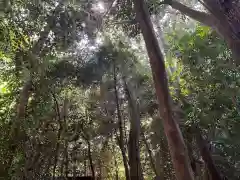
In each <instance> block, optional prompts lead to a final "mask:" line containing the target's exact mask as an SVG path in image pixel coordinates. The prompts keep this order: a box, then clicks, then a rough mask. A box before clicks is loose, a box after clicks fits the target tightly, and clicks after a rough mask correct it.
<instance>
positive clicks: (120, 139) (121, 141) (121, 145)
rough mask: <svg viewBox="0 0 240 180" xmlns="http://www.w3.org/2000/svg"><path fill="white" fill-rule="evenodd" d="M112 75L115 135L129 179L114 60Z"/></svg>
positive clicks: (126, 175)
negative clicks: (116, 124)
mask: <svg viewBox="0 0 240 180" xmlns="http://www.w3.org/2000/svg"><path fill="white" fill-rule="evenodd" d="M113 76H114V77H113V78H114V94H115V102H116V109H117V118H118V124H119V136H118V135H117V134H116V136H117V142H118V145H119V148H120V150H121V154H122V158H123V165H124V169H125V177H126V180H130V173H129V168H128V159H127V154H126V149H125V147H124V132H123V124H122V122H123V120H122V116H121V111H120V104H119V97H118V91H117V74H116V67H115V62H114V67H113Z"/></svg>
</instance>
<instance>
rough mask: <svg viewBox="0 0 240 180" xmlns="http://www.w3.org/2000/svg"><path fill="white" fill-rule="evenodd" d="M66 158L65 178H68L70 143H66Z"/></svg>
mask: <svg viewBox="0 0 240 180" xmlns="http://www.w3.org/2000/svg"><path fill="white" fill-rule="evenodd" d="M64 151H65V152H64V157H65V161H64V164H65V177H66V178H67V177H68V164H69V162H68V161H69V159H68V141H66V142H65V150H64Z"/></svg>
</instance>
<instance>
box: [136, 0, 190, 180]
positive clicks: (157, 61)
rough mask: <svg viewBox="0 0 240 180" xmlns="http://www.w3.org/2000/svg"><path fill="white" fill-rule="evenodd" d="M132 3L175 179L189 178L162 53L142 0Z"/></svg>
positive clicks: (185, 153) (187, 163)
mask: <svg viewBox="0 0 240 180" xmlns="http://www.w3.org/2000/svg"><path fill="white" fill-rule="evenodd" d="M134 5H135V12H136V14H137V18H138V21H139V24H140V27H141V30H142V33H143V37H144V40H145V43H146V47H147V51H148V55H149V60H150V64H151V68H152V72H153V79H154V82H155V88H156V94H157V97H158V100H159V104H160V106H159V110H160V112H161V115H162V117H163V124H164V128H165V134H166V137H167V139H168V144H169V148H170V152H171V156H172V161H173V165H174V168H175V171H176V177H177V179H182V180H183V179H189V180H190V179H193V175H192V170H191V168H190V165H189V160H188V155H187V151H186V147H185V144H184V141H183V137H182V134H181V132H180V129H179V127H178V125H177V122H176V120H175V119H174V117H173V114H172V108H171V100H170V94H169V91H168V84H167V78H166V71H165V65H164V59H163V55H162V53H161V50H160V48H159V46H158V42H157V39H156V37H155V35H154V31H153V27H152V24H151V20H150V18H149V14H148V11H147V9H146V5H145V3H144V1H141V2H140V3H139V2H137V1H134ZM160 78H161V79H160Z"/></svg>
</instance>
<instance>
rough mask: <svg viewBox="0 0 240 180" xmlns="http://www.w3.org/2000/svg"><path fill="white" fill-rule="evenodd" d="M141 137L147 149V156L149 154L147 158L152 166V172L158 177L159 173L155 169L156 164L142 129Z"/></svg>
mask: <svg viewBox="0 0 240 180" xmlns="http://www.w3.org/2000/svg"><path fill="white" fill-rule="evenodd" d="M142 139H143V142H144V144H145V146H146V149H147V151H148V156H149V160H150V164H151V166H152V169H153V172H154V174H155V176H156V177H157V178H158V177H159V178H160V174H159V173H158V171H157V168H156V164H155V162H154V159H153V154H152V151H151V149H150V146H149V144H148V142H147V139H146V137H145V135H144V132H143V131H142Z"/></svg>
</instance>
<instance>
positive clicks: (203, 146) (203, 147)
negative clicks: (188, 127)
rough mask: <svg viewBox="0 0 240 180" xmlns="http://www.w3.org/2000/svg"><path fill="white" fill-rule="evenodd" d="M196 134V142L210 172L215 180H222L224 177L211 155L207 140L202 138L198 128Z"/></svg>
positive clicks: (195, 130)
mask: <svg viewBox="0 0 240 180" xmlns="http://www.w3.org/2000/svg"><path fill="white" fill-rule="evenodd" d="M194 132H195V134H196V140H197V144H198V147H199V149H200V154H201V156H202V158H203V160H204V162H205V164H206V166H207V169H208V172H209V174H210V176H211V178H212V179H213V180H222V179H223V178H222V176H221V175H220V173H219V171H218V169H217V167H216V165H215V163H214V161H213V159H212V156H211V153H210V151H209V146H208V144H207V142H206V140H205V139H204V138H203V137H202V135H201V132H200V130H199V128H198V127H196V128H195V129H194Z"/></svg>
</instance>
